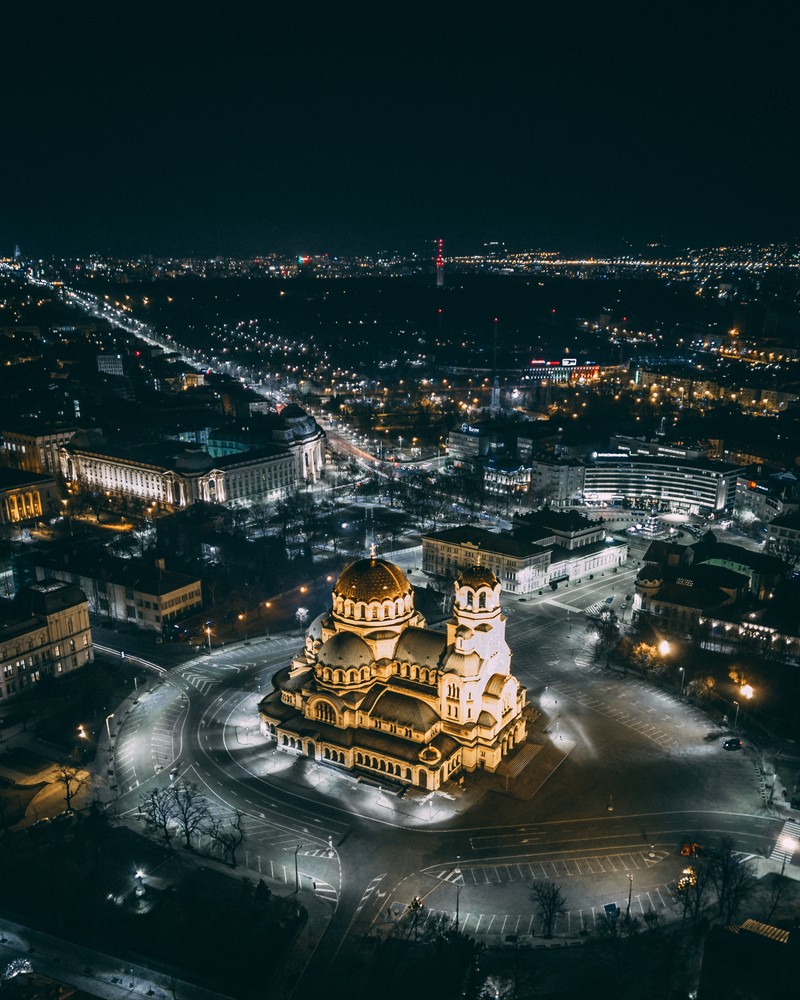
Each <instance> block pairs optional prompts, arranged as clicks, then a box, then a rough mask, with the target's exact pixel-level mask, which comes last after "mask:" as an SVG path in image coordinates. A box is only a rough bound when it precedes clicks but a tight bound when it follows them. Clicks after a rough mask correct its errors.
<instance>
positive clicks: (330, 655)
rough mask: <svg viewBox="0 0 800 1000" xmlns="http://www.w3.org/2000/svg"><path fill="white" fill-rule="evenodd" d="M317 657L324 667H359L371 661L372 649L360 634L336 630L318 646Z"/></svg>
mask: <svg viewBox="0 0 800 1000" xmlns="http://www.w3.org/2000/svg"><path fill="white" fill-rule="evenodd" d="M317 659H318V660H319V662H320V663H322V664H324V665H325V666H326V667H360V666H362V665H367V664H370V663H372V650H371V649H370V648H369V646H368V645H367V644H366V643H365V642H364V640H363V639H362V638H360V636H357V635H354V634H353V633H352V632H337V633H336V635H332V636H331V637H330V639H328V641H327V642H323V644H322V645H321V646H320V648H319V653H318V654H317Z"/></svg>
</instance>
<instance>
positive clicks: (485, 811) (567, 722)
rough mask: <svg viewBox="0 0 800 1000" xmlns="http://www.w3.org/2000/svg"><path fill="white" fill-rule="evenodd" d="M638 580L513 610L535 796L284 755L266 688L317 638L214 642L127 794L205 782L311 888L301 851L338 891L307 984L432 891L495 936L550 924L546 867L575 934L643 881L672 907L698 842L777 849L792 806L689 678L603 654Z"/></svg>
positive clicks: (126, 779)
mask: <svg viewBox="0 0 800 1000" xmlns="http://www.w3.org/2000/svg"><path fill="white" fill-rule="evenodd" d="M626 575H628V574H626ZM628 585H629V584H628V581H627V579H626V576H624V575H620V579H617V580H615V579H614V578H613V577H609V578H606V579H605V580H600V581H592V582H591V583H587V585H586V586H585V587H580V588H570V590H569V591H568V592H567V591H565V592H564V594H561V593H559V594H556V595H550V596H549V597H548V596H546V595H543V597H542V599H541V600H538V601H532V602H530V603H527V604H520V603H514V602H512V603H511V604H510V607H509V608H508V611H509V624H508V638H509V644H510V646H511V648H512V650H513V652H514V659H513V669H514V671H515V673H516V674H517V676H518V677H519V678H520V680H521V681H522V683H523V684H525V685H526V687H527V688H528V698H529V701H531V702H532V704H533V705H534V706H535V707H537V708H539V709H540V711H541V712H542V719H541V721H540V722H539V724H538V725H536V726H534V729H533V732H532V734H531V735H532V740H533V742H535V743H539V744H541V745H542V751H541V753H539V754H537V756H536V757H534V759H533V761H532V763H531V764H530V765H529V769H531V770H533V771H536V769H537V767H538V768H540V769H541V771H542V774H541V781H538V779H537V780H536V781H534V782H533V783H532V784H531V786H530V787H531V788H535V793H533V792H532V793H531V797H528V798H519V797H516V796H515V794H514V791H515V786H512V788H511V794H506V793H505V791H504V789H503V787H502V783H501V782H499V781H498V779H497V778H493V777H490V776H486V775H468V776H467V777H466V790H465V791H463V792H462V791H461V790H460V789H459V788H458V787H457V786H455V787H453V789H452V790H451V791H449V792H447V793H445V794H439V795H436V796H431V795H430V794H428V795H424V796H423V795H421V794H420V793H418V792H416V791H409V792H408V793H407V795H406V796H404V797H403V798H397V797H396V796H394V795H392V794H389V793H386V792H381V791H380V790H378V789H376V788H372V787H368V786H364V785H361V784H359V783H358V782H357V781H355V780H353V779H352V777H350V776H348V775H346V774H344V773H342V772H340V771H338V770H337V769H335V768H332V767H330V766H328V765H323V764H319V763H316V762H314V761H311V760H308V759H307V758H302V757H297V756H294V755H289V754H287V753H285V752H280V751H277V750H276V747H275V744H274V742H271V741H269V740H267V739H265V738H263V737H262V736H261V735H260V733H259V731H258V718H257V703H258V700H259V698H260V697H261V694H262V692H265V691H267V690H269V687H270V678H271V676H272V674H273V673H274V672H275V670H276V669H278V668H279V667H281V666H283V665H285V663H286V662H287V661H288V659H289V658H290V656H291V654H292V652H293V651H294V649H296V648H297V647H298V646H299V644H300V639H299V638H291V639H290V638H285V637H273V638H270V639H268V640H262V641H260V642H259V643H257V644H256V643H254V644H252V645H248V646H240V647H238V648H237V649H232V648H227V649H225V650H221V651H217V652H213V653H212V654H210V655H203V656H199V657H197V658H196V659H194V660H192V661H190V662H189V663H186V664H184V665H183V666H181V667H178V668H176V669H174V670H173V671H171V672H170V674H169V675H168V677H167V678H166V679H165V680H164V681H163V683H161V684H159V685H157V686H156V687H155V688H154V689H153V690H151V691H150V692H148V693H147V694H146V695H144V696H143V697H142V699H141V701H140V703H139V705H138V706H136V708H135V709H134V710H133V711H132V712H131V713H130V714H129V715H128V716H127V717H126V719H125V721H124V723H123V724H122V725H121V727H120V729H119V732H118V735H117V741H116V746H115V751H114V765H113V769H111V770H113V774H112V775H111V777H112V779H113V782H114V784H115V785H116V790H117V795H118V798H117V799H116V801H115V803H114V807H115V809H116V810H117V812H118V813H119V814H120V815H122V816H126V817H133V816H135V814H136V811H137V806H138V803H139V801H140V798H141V795H142V794H143V793H144V792H146V791H147V790H148V789H149V788H150V787H152V786H153V785H166V784H168V783H169V782H170V781H171V780H178V781H180V780H185V781H194V782H196V783H197V784H198V785H200V786H201V787H202V788H203V789H204V791H205V793H206V794H207V796H208V797H209V799H210V800H211V801H212V802H214V803H215V808H218V809H220V810H224V809H241V810H242V811H243V812H244V813H245V814H246V817H247V818H246V831H247V841H246V842H245V845H244V848H245V849H246V851H245V852H243V853H244V857H243V860H244V862H245V865H246V867H247V869H248V870H249V872H250V873H255V874H256V875H258V873H261V874H262V875H263V876H264V877H266V878H268V879H272V880H274V881H276V882H278V883H283V884H284V885H286V886H288V887H290V888H294V886H295V855H297V862H298V864H297V875H298V878H299V881H300V883H301V886H302V888H303V889H307V890H309V889H314V890H315V891H316V893H317V895H318V896H319V897H320V898H321V899H323V900H325V901H327V902H329V903H330V922H329V924H328V928H327V932H326V933H325V935H324V937H323V938H322V940H321V941H320V942H319V943H318V946H317V948H316V951H315V952H314V954H313V956H312V958H311V961H310V964H309V966H308V967H307V972H306V975H305V976H304V978H303V980H302V981H301V983H300V986H299V987H298V989H297V990H296V995H297V996H306V995H308V996H310V995H311V994H312V992H315V991H317V992H318V985H319V983H320V982H321V981H323V979H324V978H325V977H326V976H330V975H336V974H337V968H338V967H339V963H341V962H347V963H351V962H352V961H354V956H355V954H356V953H357V951H358V948H359V947H360V946H361V943H362V941H363V938H364V936H365V935H380V934H384V933H386V932H388V931H390V930H391V929H392V926H393V924H395V923H396V922H397V920H398V919H399V918H400V917H401V916H402V914H404V913H405V911H406V909H407V906H408V903H409V901H410V900H411V899H412V898H413V897H414V896H416V895H419V896H420V897H421V898H422V899H423V900H424V902H425V907H424V909H423V911H422V917H421V918H420V919H423V918H424V920H425V922H426V923H429V922H431V921H433V922H436V921H439V920H441V919H442V916H443V915H447V916H448V917H449V919H450V920H454V919H455V909H456V905H457V904H456V901H458V906H459V910H460V912H459V923H460V925H461V926H462V927H463V928H464V929H466V930H467V931H468V932H470V933H472V934H478V935H484V936H485V940H487V941H489V942H491V943H497V942H498V941H499V940H502V938H503V935H506V934H516V935H518V936H520V935H522V936H523V937H524V936H525V935H528V934H533V933H535V932H536V917H535V906H534V904H533V903H532V901H531V899H530V886H531V883H532V882H533V881H534V880H536V879H550V880H554V881H557V882H558V883H559V884H561V885H562V888H563V890H564V893H565V895H566V896H567V905H568V912H567V913H565V914H564V916H563V918H560V922H559V925H558V927H557V931H558V933H560V934H577V933H578V932H579V931H580V930H581V929H584V928H585V929H591V926H592V924H593V923H594V920H595V918H596V917H597V915H598V914H602V907H603V905H604V904H605V903H607V902H616V903H617V904H618V905H619V906H622V905H623V904H625V905H626V904H627V898H628V897H627V893H628V891H629V890H630V892H631V909H632V912H635V913H644V912H647V911H648V910H667V911H669V909H670V908H671V907H672V906H673V905H674V896H673V889H674V881H675V878H676V877H677V875H678V874H679V873H680V870H681V868H682V867H683V865H684V863H685V862H684V860H683V859H682V858H680V856H679V855H678V853H677V847H678V845H679V843H680V841H681V840H682V839H683V838H684V837H687V836H690V837H692V838H694V839H696V840H699V841H700V842H701V843H702V842H704V841H705V840H710V839H713V838H715V837H717V836H719V835H721V834H730V835H731V836H733V838H734V839H735V840H736V842H737V844H738V845H739V847H740V849H741V850H742V851H744V852H747V853H753V854H757V855H765V856H768V855H769V853H770V851H771V850H772V848H773V847H774V844H775V840H776V838H777V836H778V834H779V832H780V829H781V825H782V821H781V820H780V819H778V818H775V817H773V816H771V815H769V814H768V813H767V812H766V810H764V809H763V808H762V804H761V801H760V798H759V795H758V791H757V788H756V782H755V775H754V769H753V760H752V757H751V756H748V755H746V754H729V753H724V752H723V751H722V750H721V747H720V745H719V742H709V741H708V740H706V738H705V737H706V736H707V734H708V732H709V730H710V729H711V728H712V727H711V725H710V723H709V722H708V720H707V719H706V718H705V717H704V716H702V715H701V714H700V713H699V712H697V711H696V710H695V709H694V708H693V707H692V706H690V705H688V704H686V703H685V702H681V701H680V700H679V699H677V698H676V697H675V696H674V695H673V694H672V693H669V692H665V691H661V690H659V689H658V688H654V687H653V686H651V685H648V684H645V683H643V682H642V681H640V680H638V679H636V678H633V677H630V676H629V677H622V676H621V675H620V674H619V673H617V672H615V671H609V670H607V669H606V668H605V667H604V666H602V664H598V663H597V662H595V661H594V659H593V658H592V650H591V647H592V642H591V637H590V635H589V633H588V631H587V622H586V617H585V615H584V614H583V613H582V612H583V609H584V608H585V607H588V606H591V605H592V604H593V603H596V602H597V601H598V600H603V599H604V596H605V594H606V591H608V592H609V593H610V594H613V593H614V590H613V587H614V586H616V595H617V596H616V600H617V601H619V600H620V596H621V594H622V593H624V590H625V588H626V587H627V586H628ZM567 594H569V597H568V598H567ZM459 872H460V874H459ZM629 876H631V877H632V878H629Z"/></svg>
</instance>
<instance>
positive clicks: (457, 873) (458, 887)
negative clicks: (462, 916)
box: [453, 868, 464, 933]
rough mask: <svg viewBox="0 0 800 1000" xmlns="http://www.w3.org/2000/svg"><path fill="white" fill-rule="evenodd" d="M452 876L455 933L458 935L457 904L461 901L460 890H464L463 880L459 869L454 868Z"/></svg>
mask: <svg viewBox="0 0 800 1000" xmlns="http://www.w3.org/2000/svg"><path fill="white" fill-rule="evenodd" d="M453 874H454V875H455V876H456V933H458V917H459V903H460V901H461V890H462V889H463V888H464V878H463V876H462V874H461V869H460V868H456V869H455V871H454V872H453Z"/></svg>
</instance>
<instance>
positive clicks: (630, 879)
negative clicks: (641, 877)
mask: <svg viewBox="0 0 800 1000" xmlns="http://www.w3.org/2000/svg"><path fill="white" fill-rule="evenodd" d="M632 892H633V875H631V873H630V872H628V906H627V908H626V910H625V919H626V920H627V919H628V918H629V917H630V915H631V893H632Z"/></svg>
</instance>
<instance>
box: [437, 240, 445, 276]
mask: <svg viewBox="0 0 800 1000" xmlns="http://www.w3.org/2000/svg"><path fill="white" fill-rule="evenodd" d="M443 249H444V240H439V241H438V243H437V244H436V287H437V288H441V287H442V286H443V285H444V254H443Z"/></svg>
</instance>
